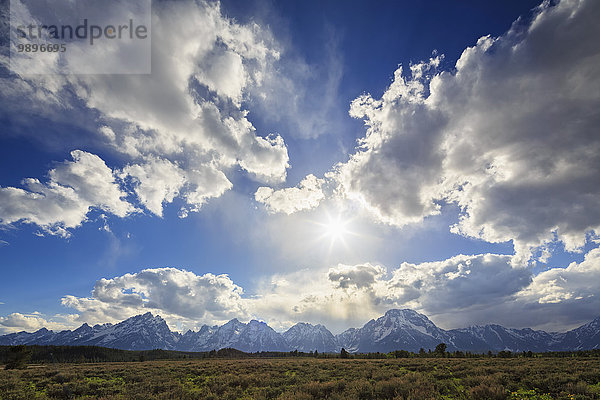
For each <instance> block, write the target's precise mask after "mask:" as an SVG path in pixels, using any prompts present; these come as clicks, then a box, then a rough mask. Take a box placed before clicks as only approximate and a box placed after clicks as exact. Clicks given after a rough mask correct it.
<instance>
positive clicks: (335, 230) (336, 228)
mask: <svg viewBox="0 0 600 400" xmlns="http://www.w3.org/2000/svg"><path fill="white" fill-rule="evenodd" d="M328 218H329V221H328V222H326V223H324V224H323V228H324V230H325V232H324V235H325V236H328V237H330V238H331V239H332V240H333V241H337V240H342V239H344V236H345V234H347V233H348V230H347V229H346V225H348V221H343V220H342V219H341V218H340V217H339V216H338V217H337V218H332V217H331V216H328Z"/></svg>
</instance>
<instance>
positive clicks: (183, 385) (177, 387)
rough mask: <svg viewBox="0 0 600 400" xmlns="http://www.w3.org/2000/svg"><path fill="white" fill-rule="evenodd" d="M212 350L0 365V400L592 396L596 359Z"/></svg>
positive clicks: (596, 390) (599, 362)
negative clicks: (194, 355)
mask: <svg viewBox="0 0 600 400" xmlns="http://www.w3.org/2000/svg"><path fill="white" fill-rule="evenodd" d="M216 353H217V352H215V354H214V358H204V359H184V360H169V361H166V360H160V361H144V362H112V363H87V364H74V363H72V364H58V363H57V364H53V363H49V364H42V365H30V366H29V368H27V369H11V370H3V369H0V399H3V400H8V399H10V400H13V399H14V400H19V399H106V400H108V399H140V400H141V399H143V400H148V399H415V400H417V399H418V400H426V399H511V400H515V399H537V400H546V399H564V400H567V399H568V400H571V399H600V359H599V358H597V357H592V356H589V357H562V358H561V357H554V358H550V357H540V356H537V357H524V356H520V357H510V358H508V357H507V358H502V357H479V358H452V357H448V356H447V355H448V354H450V353H445V356H442V357H437V358H436V357H433V352H432V357H407V358H386V359H366V358H363V359H359V358H356V357H355V356H354V355H349V358H347V359H345V358H344V359H342V358H339V357H338V358H320V357H319V358H315V357H300V356H297V357H286V358H260V357H248V356H247V355H246V356H245V357H242V358H236V359H223V358H218V357H217V356H216ZM242 354H243V353H242ZM410 354H412V353H410ZM238 355H239V354H238Z"/></svg>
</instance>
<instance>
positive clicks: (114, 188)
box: [0, 150, 135, 236]
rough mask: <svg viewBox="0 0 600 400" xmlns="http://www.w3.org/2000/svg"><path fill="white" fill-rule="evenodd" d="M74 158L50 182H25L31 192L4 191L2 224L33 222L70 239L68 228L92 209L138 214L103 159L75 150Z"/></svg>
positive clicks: (58, 168) (0, 210)
mask: <svg viewBox="0 0 600 400" xmlns="http://www.w3.org/2000/svg"><path fill="white" fill-rule="evenodd" d="M71 157H72V158H73V161H64V162H62V163H60V164H58V165H56V167H55V168H53V169H52V170H50V171H49V173H48V176H49V180H48V182H47V183H42V182H40V181H39V180H37V179H33V178H28V179H25V180H24V181H23V184H24V186H25V187H26V188H27V190H25V189H21V188H15V187H4V188H0V222H1V223H2V224H4V225H8V224H13V223H15V222H18V221H22V222H25V223H33V224H36V225H39V226H40V227H42V228H43V229H44V230H45V231H47V232H50V233H54V234H59V235H63V236H68V235H69V232H68V231H67V229H69V228H75V227H77V226H79V225H80V224H81V223H82V222H83V221H85V220H86V216H87V214H88V212H89V211H90V210H91V209H92V208H97V209H100V210H103V211H106V212H109V213H112V214H114V215H116V216H119V217H125V216H127V215H129V214H130V213H132V212H134V211H135V208H134V207H133V206H132V205H131V204H130V203H128V202H127V201H126V200H125V197H126V193H124V192H123V191H122V190H121V188H120V186H119V184H118V182H117V181H116V179H115V176H114V174H113V171H112V170H111V169H110V168H109V167H107V166H106V164H105V163H104V161H103V160H102V159H101V158H100V157H98V156H97V155H95V154H90V153H86V152H84V151H81V150H74V151H72V152H71Z"/></svg>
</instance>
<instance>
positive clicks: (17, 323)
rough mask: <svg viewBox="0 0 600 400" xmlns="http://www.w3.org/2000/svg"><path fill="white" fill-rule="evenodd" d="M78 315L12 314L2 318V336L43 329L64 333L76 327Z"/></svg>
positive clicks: (0, 326) (0, 321)
mask: <svg viewBox="0 0 600 400" xmlns="http://www.w3.org/2000/svg"><path fill="white" fill-rule="evenodd" d="M75 318H76V315H74V314H73V315H55V316H54V317H50V318H48V317H47V316H45V315H43V314H41V313H39V312H37V311H36V312H33V313H31V314H22V313H17V312H15V313H12V314H9V315H7V316H5V317H0V334H2V335H5V334H9V333H14V332H21V331H27V332H33V331H37V330H38V329H41V328H46V329H49V330H56V331H62V330H65V329H72V328H74V327H75V324H74V320H75Z"/></svg>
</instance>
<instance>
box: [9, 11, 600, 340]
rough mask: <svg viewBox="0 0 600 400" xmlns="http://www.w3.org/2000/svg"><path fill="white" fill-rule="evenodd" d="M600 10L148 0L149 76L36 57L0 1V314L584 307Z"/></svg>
mask: <svg viewBox="0 0 600 400" xmlns="http://www.w3.org/2000/svg"><path fill="white" fill-rule="evenodd" d="M12 4H13V13H14V10H20V11H23V10H27V7H28V3H27V2H23V3H22V2H20V1H14V2H12ZM115 4H118V7H121V8H122V9H119V10H122V11H124V12H125V11H128V10H127V7H129V6H128V3H127V2H116V3H115ZM599 14H600V7H599V6H598V4H597V3H595V2H594V1H579V2H577V1H574V2H569V1H562V2H552V3H551V4H550V3H548V4H543V5H538V2H533V1H487V2H475V1H472V2H471V1H465V2H460V3H457V2H446V1H424V2H416V4H415V2H408V1H381V2H378V3H377V4H373V3H372V2H371V3H369V2H361V1H354V2H335V1H331V2H318V1H281V2H276V1H263V0H256V1H247V2H246V1H243V2H242V1H223V2H221V3H217V2H204V1H196V2H185V3H181V2H154V3H153V7H152V18H153V19H152V74H151V75H126V74H125V75H110V74H107V75H81V74H80V75H64V74H59V73H55V70H57V68H58V64H54V61H53V60H50V61H48V62H47V64H43V68H45V69H46V70H47V72H46V74H42V75H27V74H24V73H18V72H15V71H14V69H11V65H9V61H10V60H9V48H8V46H6V44H7V43H9V40H8V29H9V26H8V21H7V18H6V16H7V15H8V10H4V11H3V14H2V16H3V25H2V26H3V28H4V30H3V43H4V45H5V46H4V48H3V52H2V56H1V57H2V58H1V60H2V66H1V67H0V68H1V69H0V71H2V72H1V75H0V86H2V91H1V94H0V102H2V107H1V108H0V110H1V111H0V163H1V168H0V273H1V276H2V278H1V279H0V333H7V332H13V331H19V330H29V331H31V330H35V329H39V328H40V327H41V326H47V327H49V328H52V329H63V328H72V327H76V326H78V325H80V324H81V323H83V322H88V323H99V322H115V321H119V320H122V319H124V318H127V317H129V316H131V315H135V314H138V313H141V312H145V311H152V312H153V313H159V314H160V315H162V316H164V317H165V318H166V320H167V321H168V323H169V324H170V326H171V327H173V328H176V329H180V330H183V329H187V328H192V329H196V328H198V327H199V326H201V325H202V324H214V323H223V322H225V321H227V320H229V319H231V318H234V317H236V318H239V319H240V320H248V319H251V318H256V319H261V320H264V321H266V322H268V323H269V324H270V325H271V326H273V327H274V328H275V329H278V330H282V329H285V328H286V327H289V326H290V325H291V324H293V323H295V322H299V321H306V322H312V323H324V324H325V325H326V326H328V327H329V328H330V329H331V330H332V331H334V332H340V331H341V330H343V329H346V328H348V327H352V326H359V325H362V324H363V323H365V322H366V321H368V320H369V319H370V318H373V317H377V316H378V315H381V314H382V313H383V312H385V311H386V310H387V309H390V308H413V309H416V310H417V311H420V312H423V313H425V314H426V315H428V316H429V317H430V318H432V320H433V321H434V322H436V323H437V324H439V325H440V326H442V327H445V328H454V327H463V326H467V325H471V324H486V323H501V324H503V325H506V326H513V327H523V326H531V327H538V328H543V329H551V330H564V329H568V328H571V327H574V326H577V325H579V324H581V323H584V322H586V321H588V320H590V319H592V318H595V317H596V316H597V314H598V311H597V310H598V309H600V308H599V306H600V303H599V300H598V296H599V295H600V290H599V289H600V287H599V286H598V282H600V250H598V243H599V241H598V236H597V232H598V231H599V227H600V214H599V211H598V210H600V207H598V205H599V202H600V189H599V188H600V184H599V183H600V182H598V180H599V179H600V171H599V168H600V162H599V161H600V160H599V157H600V136H599V133H598V128H597V127H598V126H600V125H599V124H598V122H600V121H599V120H600V113H599V112H598V110H599V109H600V107H598V106H599V105H600V104H599V103H600V97H599V95H598V93H600V90H595V89H598V88H600V70H599V68H598V65H600V62H598V59H599V57H600V46H599V45H598V43H597V41H594V40H593V39H592V38H594V37H597V36H598V33H599V32H598V30H599V28H598V27H597V24H596V23H594V21H595V20H594V18H595V17H597V16H598V15H599ZM15 15H17V14H12V17H13V18H16V16H15ZM19 15H24V14H19ZM38 17H40V16H38ZM41 17H44V16H43V15H42V16H41ZM13 45H14V43H13ZM102 46H103V44H102V43H100V45H99V47H96V48H95V49H94V50H95V51H96V52H98V53H97V54H102V52H103V51H106V52H108V51H109V49H108V48H107V47H102ZM107 54H108V53H107ZM84 56H85V54H84ZM26 178H33V179H36V180H35V181H34V180H29V181H25V179H26Z"/></svg>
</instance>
